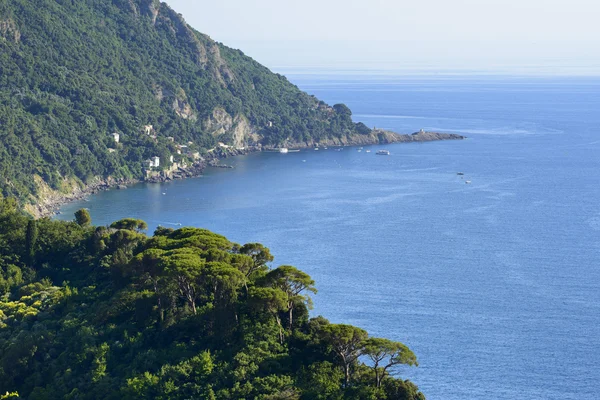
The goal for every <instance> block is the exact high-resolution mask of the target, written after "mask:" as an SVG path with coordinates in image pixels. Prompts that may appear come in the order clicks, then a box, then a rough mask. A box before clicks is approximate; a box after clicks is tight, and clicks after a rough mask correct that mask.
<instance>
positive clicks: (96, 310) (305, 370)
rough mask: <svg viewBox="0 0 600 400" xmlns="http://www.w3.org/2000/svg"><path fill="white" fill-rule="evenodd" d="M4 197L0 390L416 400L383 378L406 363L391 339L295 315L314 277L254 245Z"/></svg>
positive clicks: (304, 313) (411, 391) (410, 389)
mask: <svg viewBox="0 0 600 400" xmlns="http://www.w3.org/2000/svg"><path fill="white" fill-rule="evenodd" d="M15 204H16V203H15V202H14V201H13V200H10V199H0V221H2V224H0V289H1V290H2V293H0V387H1V388H2V390H3V391H5V390H8V391H9V392H8V394H6V395H5V396H8V397H6V398H23V399H32V400H37V399H48V398H61V399H62V398H66V399H69V398H71V399H75V398H77V399H84V400H85V399H98V398H105V399H107V400H113V399H115V400H116V399H191V398H194V399H196V398H197V399H240V398H247V399H250V398H252V399H369V398H373V399H408V400H421V399H423V398H424V397H423V395H422V394H421V393H420V392H419V391H418V388H417V387H416V386H415V385H414V384H412V383H411V382H409V381H403V380H400V379H396V378H394V377H393V376H392V372H394V371H393V367H394V366H397V365H416V357H415V356H414V354H413V353H412V352H411V351H410V350H409V349H408V348H407V347H406V346H405V345H403V344H401V343H397V342H391V341H389V340H386V339H377V338H368V335H367V333H366V332H365V331H364V330H362V329H360V328H356V327H353V326H350V325H338V324H330V323H329V322H328V321H327V320H326V319H324V318H322V317H317V318H313V319H310V320H308V309H309V305H310V299H309V297H308V294H310V293H314V292H316V289H315V284H314V281H313V280H312V279H311V277H310V276H309V275H308V274H306V273H304V272H302V271H300V270H298V269H296V268H294V267H292V266H280V267H277V268H274V269H269V267H268V266H267V263H269V262H271V261H272V260H273V256H272V255H271V254H270V252H269V249H268V248H266V247H264V246H263V245H260V244H257V243H251V244H247V245H244V246H240V245H238V244H235V243H232V242H230V241H229V240H227V238H225V237H223V236H221V235H217V234H215V233H212V232H210V231H207V230H205V229H197V228H182V229H178V230H172V229H160V230H157V232H156V233H155V235H154V236H153V237H147V236H146V235H144V234H142V233H140V232H138V231H139V230H140V228H141V227H143V226H145V224H143V221H139V220H135V219H125V220H121V221H117V222H116V223H115V224H113V225H112V227H111V228H106V227H97V228H96V227H83V226H81V225H79V224H77V223H75V222H62V221H52V220H49V219H41V220H37V221H35V222H32V220H31V219H29V218H28V217H27V216H25V215H23V214H22V213H20V212H19V211H18V209H17V208H16V206H15ZM35 231H37V233H35V234H34V232H35ZM32 251H33V254H34V255H35V262H34V263H33V264H31V263H30V256H31V254H32ZM292 312H293V318H292ZM361 356H363V358H365V359H366V358H367V357H370V358H371V362H370V363H368V364H363V363H362V362H361V359H360V357H361ZM396 372H397V371H396ZM375 375H377V379H376V376H375ZM17 392H18V393H19V395H20V397H18V396H19V395H17V394H16V393H17ZM10 396H12V397H10Z"/></svg>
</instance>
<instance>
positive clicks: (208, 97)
mask: <svg viewBox="0 0 600 400" xmlns="http://www.w3.org/2000/svg"><path fill="white" fill-rule="evenodd" d="M351 115H352V113H351V111H350V110H349V109H348V107H346V106H345V105H342V104H337V105H334V106H333V107H331V106H329V105H327V104H325V103H324V102H322V101H319V100H318V99H317V98H315V97H314V96H310V95H308V94H306V93H304V92H302V91H301V90H300V89H298V88H297V87H296V86H295V85H293V84H291V83H290V82H289V81H288V80H287V79H286V78H285V77H283V76H281V75H279V74H274V73H272V72H270V71H269V70H268V69H267V68H266V67H264V66H262V65H260V64H259V63H257V62H256V61H254V60H252V59H251V58H249V57H247V56H245V55H244V54H243V53H242V52H241V51H239V50H233V49H231V48H228V47H226V46H224V45H222V44H220V43H218V42H215V41H214V40H212V39H211V38H210V37H208V36H206V35H204V34H202V33H199V32H197V31H196V30H194V29H193V28H191V27H190V26H189V25H188V24H187V23H186V22H185V20H184V19H183V17H182V16H181V15H180V14H178V13H176V12H175V11H173V10H172V9H171V8H170V7H169V6H168V5H167V4H165V3H161V2H160V1H158V0H112V1H99V0H78V1H72V0H36V1H30V0H11V1H10V2H4V3H2V4H0V159H1V160H2V161H1V162H0V189H1V191H2V194H3V195H4V196H15V197H17V198H19V199H21V201H24V202H25V203H35V202H37V201H38V200H39V197H40V193H41V192H43V191H47V190H48V188H50V189H51V190H54V191H57V192H65V193H66V192H70V191H72V189H73V187H74V186H80V187H81V186H86V185H88V184H89V183H90V182H93V181H95V180H97V179H98V178H107V177H110V178H111V179H114V180H117V181H118V180H141V179H144V178H145V176H146V175H145V174H146V172H145V171H147V170H148V169H149V168H154V169H163V168H170V167H172V165H185V164H186V163H191V162H194V160H197V159H198V158H199V157H202V156H203V155H205V154H207V151H208V150H209V149H212V148H215V147H217V146H218V143H223V144H225V145H229V146H232V147H235V148H247V147H249V146H257V147H260V146H269V147H277V146H281V145H284V144H286V143H295V144H308V143H315V142H316V143H318V142H321V141H323V142H331V143H334V142H335V143H338V142H339V143H352V142H359V143H363V142H371V141H373V140H375V139H373V138H378V139H377V140H379V137H380V136H378V135H376V134H375V135H374V132H373V131H372V130H371V129H369V128H368V127H366V126H365V125H364V124H362V123H354V122H353V121H352V118H351ZM114 134H117V135H118V136H117V135H114ZM386 137H391V138H392V139H393V138H394V137H393V136H389V135H388V136H386ZM353 138H354V139H353ZM357 139H360V140H357ZM392 141H395V140H392ZM154 157H158V159H159V160H162V162H161V163H160V166H155V167H149V165H153V164H151V163H150V164H149V163H148V161H147V160H149V159H151V158H152V159H154ZM171 157H173V159H172V160H171ZM173 163H175V164H173Z"/></svg>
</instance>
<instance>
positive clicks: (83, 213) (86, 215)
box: [75, 208, 92, 226]
mask: <svg viewBox="0 0 600 400" xmlns="http://www.w3.org/2000/svg"><path fill="white" fill-rule="evenodd" d="M75 222H77V225H79V226H88V225H90V224H91V223H92V217H91V215H90V212H89V211H88V210H86V209H85V208H82V209H81V210H77V211H76V212H75Z"/></svg>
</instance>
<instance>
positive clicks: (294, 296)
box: [265, 265, 317, 330]
mask: <svg viewBox="0 0 600 400" xmlns="http://www.w3.org/2000/svg"><path fill="white" fill-rule="evenodd" d="M265 279H266V280H267V282H270V283H271V285H272V286H274V287H277V288H279V289H281V290H282V291H283V292H284V293H285V294H286V303H287V313H288V318H289V321H288V322H289V329H290V330H292V324H293V311H294V305H295V304H299V303H301V304H305V305H306V306H307V307H308V308H310V307H311V306H312V301H311V299H310V297H309V296H308V295H303V294H302V292H304V291H309V292H311V293H317V289H316V288H315V286H314V285H315V281H314V280H312V278H311V277H310V275H308V274H307V273H306V272H302V271H300V270H299V269H297V268H295V267H292V266H291V265H282V266H280V267H277V268H276V269H274V270H272V271H270V272H269V273H268V274H267V276H266V277H265Z"/></svg>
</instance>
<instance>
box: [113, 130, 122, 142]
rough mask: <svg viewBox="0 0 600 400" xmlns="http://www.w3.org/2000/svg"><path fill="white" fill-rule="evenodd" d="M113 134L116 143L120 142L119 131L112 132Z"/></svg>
mask: <svg viewBox="0 0 600 400" xmlns="http://www.w3.org/2000/svg"><path fill="white" fill-rule="evenodd" d="M112 136H113V139H115V143H119V138H120V135H119V134H118V133H117V132H115V133H113V134H112Z"/></svg>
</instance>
